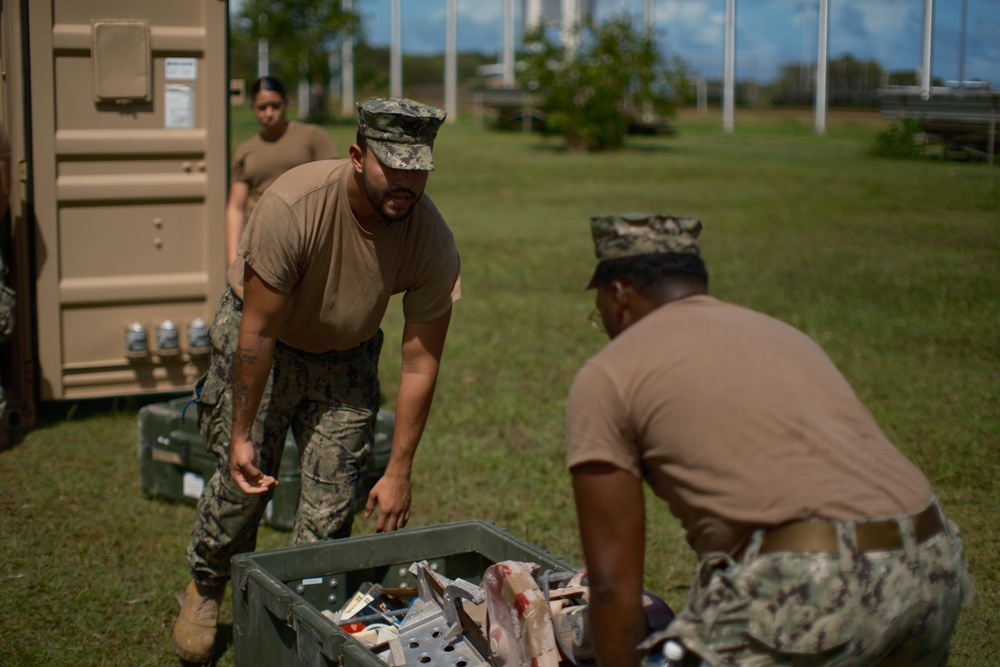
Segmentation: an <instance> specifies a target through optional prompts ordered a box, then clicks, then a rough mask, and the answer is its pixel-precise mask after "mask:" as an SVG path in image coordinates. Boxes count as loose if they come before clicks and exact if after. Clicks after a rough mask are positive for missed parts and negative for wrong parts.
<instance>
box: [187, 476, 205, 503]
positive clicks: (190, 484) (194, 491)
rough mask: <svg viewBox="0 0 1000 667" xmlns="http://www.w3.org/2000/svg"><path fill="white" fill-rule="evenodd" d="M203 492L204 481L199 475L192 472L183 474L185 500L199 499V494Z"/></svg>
mask: <svg viewBox="0 0 1000 667" xmlns="http://www.w3.org/2000/svg"><path fill="white" fill-rule="evenodd" d="M204 490H205V480H204V479H203V478H202V476H201V475H196V474H194V473H193V472H186V473H184V496H185V497H187V498H201V492H202V491H204Z"/></svg>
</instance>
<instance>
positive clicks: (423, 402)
mask: <svg viewBox="0 0 1000 667" xmlns="http://www.w3.org/2000/svg"><path fill="white" fill-rule="evenodd" d="M450 323H451V310H450V309H449V310H448V312H447V313H445V314H444V315H442V316H441V317H439V318H437V319H436V320H433V321H431V322H420V323H415V322H407V323H406V325H405V326H404V327H403V350H402V355H403V356H402V369H401V373H400V377H399V395H398V396H397V397H396V424H395V428H394V431H393V437H392V454H390V456H389V464H388V465H387V466H386V469H385V474H384V475H382V479H380V480H379V481H378V483H376V484H375V487H374V488H373V489H372V490H371V493H369V494H368V504H367V505H366V507H365V509H366V513H365V516H371V514H372V512H373V511H374V510H375V506H376V505H378V522H377V523H376V525H375V530H376V531H377V532H382V531H391V530H397V529H399V528H402V527H403V526H405V525H406V522H407V521H408V520H409V518H410V473H411V471H412V469H413V457H414V455H415V454H416V451H417V445H418V444H419V443H420V436H421V435H423V432H424V425H425V424H426V423H427V415H428V414H429V413H430V410H431V401H432V399H433V398H434V388H435V386H436V385H437V377H438V369H439V367H440V365H441V353H442V351H443V350H444V340H445V337H446V336H447V335H448V325H449V324H450Z"/></svg>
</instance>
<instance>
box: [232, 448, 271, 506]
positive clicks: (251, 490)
mask: <svg viewBox="0 0 1000 667" xmlns="http://www.w3.org/2000/svg"><path fill="white" fill-rule="evenodd" d="M257 464H258V459H257V450H256V449H254V446H253V443H251V442H248V441H246V440H240V441H236V440H234V441H233V442H232V443H230V445H229V474H230V475H231V476H232V478H233V481H235V482H236V483H237V484H238V485H239V487H240V488H241V489H243V491H244V493H247V494H250V495H257V494H260V493H266V492H268V491H269V490H271V489H273V488H274V487H275V486H277V485H278V480H276V479H275V478H273V477H271V476H270V475H265V474H264V473H262V472H261V471H260V469H259V468H258V467H257Z"/></svg>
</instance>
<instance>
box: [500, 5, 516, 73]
mask: <svg viewBox="0 0 1000 667" xmlns="http://www.w3.org/2000/svg"><path fill="white" fill-rule="evenodd" d="M503 86H504V88H513V87H514V0H503Z"/></svg>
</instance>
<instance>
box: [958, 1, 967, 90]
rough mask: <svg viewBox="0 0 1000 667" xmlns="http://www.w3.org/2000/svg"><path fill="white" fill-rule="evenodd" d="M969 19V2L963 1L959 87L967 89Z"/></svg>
mask: <svg viewBox="0 0 1000 667" xmlns="http://www.w3.org/2000/svg"><path fill="white" fill-rule="evenodd" d="M968 19H969V0H962V38H961V43H960V44H959V47H958V87H959V88H964V87H965V24H966V23H967V22H968Z"/></svg>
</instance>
